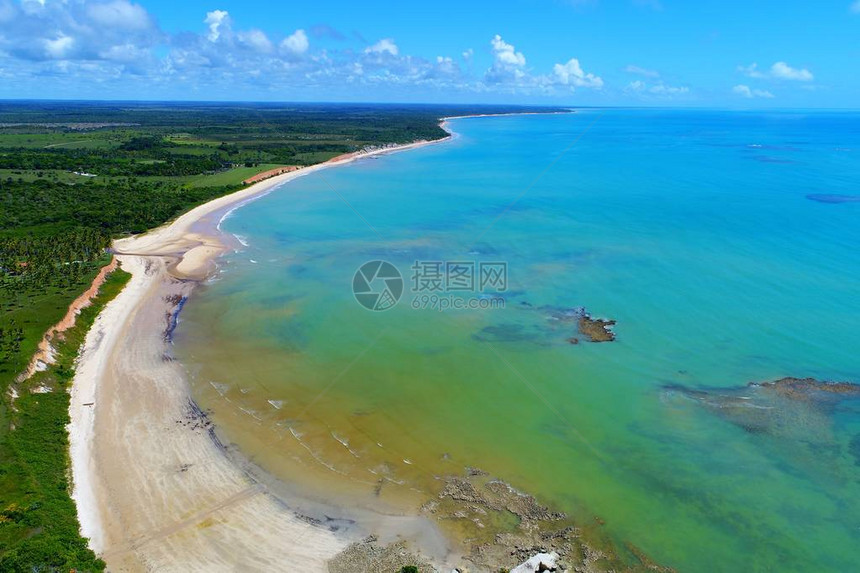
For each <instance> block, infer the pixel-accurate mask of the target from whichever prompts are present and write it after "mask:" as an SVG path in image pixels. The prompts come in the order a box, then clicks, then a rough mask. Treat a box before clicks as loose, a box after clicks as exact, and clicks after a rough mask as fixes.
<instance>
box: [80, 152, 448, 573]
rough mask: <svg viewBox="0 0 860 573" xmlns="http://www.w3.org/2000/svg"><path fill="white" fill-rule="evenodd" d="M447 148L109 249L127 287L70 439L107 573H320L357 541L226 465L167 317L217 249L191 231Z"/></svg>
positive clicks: (265, 188)
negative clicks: (168, 333) (170, 342)
mask: <svg viewBox="0 0 860 573" xmlns="http://www.w3.org/2000/svg"><path fill="white" fill-rule="evenodd" d="M449 138H450V136H449V137H448V138H444V139H441V140H436V141H432V142H416V143H412V144H409V145H403V146H398V147H391V148H384V149H379V150H374V151H370V152H364V153H356V154H351V155H349V156H346V157H344V156H341V157H337V158H335V160H333V161H330V162H328V163H323V164H320V165H315V166H311V167H307V168H304V169H301V170H297V171H293V172H290V173H285V174H282V175H278V176H275V177H272V178H270V179H266V180H264V181H262V182H260V183H257V184H254V185H251V186H249V187H247V188H245V189H242V190H240V191H237V192H235V193H233V194H231V195H227V196H224V197H220V198H218V199H215V200H213V201H210V202H208V203H206V204H204V205H200V206H198V207H196V208H194V209H192V210H190V211H189V212H187V213H185V214H183V215H181V216H180V217H178V218H177V219H176V220H175V221H173V222H172V223H170V224H167V225H164V226H162V227H159V228H157V229H155V230H153V231H150V232H148V233H145V234H143V235H140V236H136V237H130V238H127V239H122V240H118V241H116V242H115V243H114V248H115V251H116V258H117V259H118V260H119V262H120V264H121V265H122V268H123V269H124V270H126V271H128V272H130V273H131V274H132V278H131V280H130V281H129V283H128V285H127V286H126V287H125V289H123V291H122V292H121V293H120V294H119V295H118V296H117V297H116V298H115V299H114V300H113V301H111V302H110V303H109V304H108V305H107V306H106V307H105V309H104V310H103V312H102V313H101V314H100V315H99V317H98V318H97V320H96V322H95V324H94V325H93V328H92V329H91V330H90V332H89V333H88V335H87V338H86V341H85V343H84V347H83V349H82V351H81V355H80V357H79V360H78V366H77V370H76V374H75V378H74V382H73V386H72V391H71V406H70V415H71V423H70V425H69V434H70V444H71V447H70V453H71V466H72V475H73V482H74V489H73V494H72V497H73V499H74V500H75V503H76V505H77V508H78V514H79V518H80V522H81V529H82V533H83V535H84V536H85V537H87V538H89V539H90V546H91V547H92V548H93V549H94V550H95V551H96V552H97V553H98V554H99V555H101V556H102V557H103V558H104V559H105V561H106V562H107V564H108V568H109V569H110V570H111V571H152V570H159V571H168V570H176V571H196V570H208V571H212V570H216V571H222V570H223V571H227V570H236V569H237V568H241V569H242V570H284V567H285V566H287V565H288V566H289V568H291V569H294V570H299V569H301V570H304V571H326V570H327V567H326V562H327V561H328V560H329V559H330V558H332V557H334V556H335V555H336V554H337V553H338V552H340V551H342V550H343V549H344V548H345V547H346V546H347V545H348V543H350V542H352V541H355V540H356V537H357V536H358V535H361V534H366V533H367V532H366V531H362V530H361V529H362V528H360V527H350V525H351V524H353V523H354V522H355V520H354V519H353V518H354V516H352V515H350V516H347V517H344V518H343V519H342V520H340V521H338V520H337V519H335V520H332V521H331V522H326V523H320V522H317V521H316V520H315V519H314V518H313V517H309V516H308V515H307V513H299V512H298V510H297V509H296V508H295V507H290V506H288V505H286V504H285V503H284V501H283V500H282V499H280V498H279V497H276V496H275V495H273V494H272V493H271V492H270V488H269V487H268V486H267V485H265V484H263V483H261V482H260V481H258V480H257V479H255V478H254V477H253V476H252V475H251V473H250V472H248V471H246V468H242V467H239V465H237V464H236V463H234V460H232V459H231V458H230V456H228V455H225V451H224V449H223V446H221V444H220V442H219V441H218V439H217V436H216V435H215V433H214V431H213V428H212V427H211V424H210V423H209V422H208V421H207V420H206V419H205V417H202V416H201V415H200V412H199V411H198V410H197V409H196V407H195V405H194V403H193V401H192V399H191V396H190V389H189V387H188V384H187V382H186V380H185V378H184V372H183V371H182V370H181V367H180V366H179V365H178V364H177V363H175V362H173V361H172V360H170V359H169V358H168V357H167V354H166V348H167V342H166V340H165V336H164V333H165V330H166V328H167V324H166V316H168V315H169V313H170V312H171V309H172V307H173V306H174V305H175V301H176V300H179V299H181V298H182V297H186V296H188V294H189V293H190V292H191V290H192V288H193V286H194V284H195V282H196V281H198V280H202V279H203V278H205V277H206V276H208V275H209V273H211V272H212V270H213V269H214V259H215V258H217V257H218V256H219V255H221V254H223V253H224V252H225V251H226V250H228V248H229V247H228V246H227V245H226V244H225V242H224V241H223V240H222V237H218V236H211V235H210V234H207V233H199V232H196V231H195V228H196V227H197V226H199V225H201V224H202V223H205V222H206V221H207V220H208V222H209V223H210V224H209V225H207V228H208V229H215V228H217V222H216V220H217V221H220V219H221V218H223V217H224V216H225V215H226V214H227V213H229V212H230V211H231V210H233V209H235V208H237V207H239V206H241V205H242V204H244V203H246V202H247V201H250V200H253V199H256V198H259V197H261V196H263V195H265V194H266V193H268V192H270V191H272V190H273V189H275V188H276V187H278V186H280V185H282V184H284V183H286V182H288V181H291V180H292V179H295V178H297V177H302V176H305V175H308V174H310V173H314V172H316V171H318V170H320V169H325V168H328V167H332V166H336V165H344V164H346V163H349V162H352V161H355V160H356V159H360V158H365V157H372V156H375V155H381V154H385V153H392V152H396V151H404V150H407V149H414V148H416V147H420V146H423V145H428V144H432V143H437V142H440V141H446V140H447V139H449ZM213 219H215V220H213ZM171 301H173V302H171ZM408 521H410V523H405V522H402V523H400V524H399V525H397V526H393V527H392V526H391V525H390V524H389V526H388V527H389V528H392V534H393V532H394V530H396V529H399V528H400V526H403V528H404V529H414V528H415V527H420V526H416V524H415V523H413V522H412V521H413V520H408ZM382 525H383V528H384V527H385V526H384V524H382Z"/></svg>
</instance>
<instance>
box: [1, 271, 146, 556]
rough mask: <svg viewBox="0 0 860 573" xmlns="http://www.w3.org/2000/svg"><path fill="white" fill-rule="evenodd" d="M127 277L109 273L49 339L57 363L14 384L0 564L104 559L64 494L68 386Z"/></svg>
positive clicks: (6, 437) (5, 441)
mask: <svg viewBox="0 0 860 573" xmlns="http://www.w3.org/2000/svg"><path fill="white" fill-rule="evenodd" d="M130 277H131V275H129V274H128V273H126V272H124V271H122V270H116V271H114V272H113V273H111V274H110V275H109V276H108V278H107V280H106V281H105V284H104V285H102V288H101V289H100V291H99V294H98V296H97V297H96V298H95V300H94V301H93V304H92V305H91V306H89V307H87V308H86V309H84V310H83V311H82V312H81V314H80V315H79V316H78V319H77V322H76V324H75V326H74V327H73V328H71V329H69V330H67V331H66V332H65V333H64V336H63V339H62V341H60V342H59V343H57V344H56V351H57V354H56V359H57V363H56V364H55V365H53V366H51V367H50V368H49V369H48V370H46V371H44V372H38V373H37V374H35V375H34V376H33V377H32V378H30V379H29V380H27V381H26V382H25V383H22V384H18V385H17V386H16V391H17V392H18V394H19V395H18V397H17V398H16V399H15V400H14V402H12V403H11V404H10V406H11V408H10V410H9V412H8V417H7V422H10V423H11V424H12V425H13V426H14V430H13V431H9V432H6V433H4V434H3V436H2V447H1V448H0V452H2V454H3V457H2V458H0V492H2V496H3V497H2V508H3V509H2V512H0V546H2V547H4V551H3V553H2V555H0V571H9V572H13V571H21V572H24V571H27V572H29V571H50V570H64V571H70V570H73V569H75V570H78V571H102V570H103V569H104V563H103V562H102V561H101V560H100V559H98V558H97V557H96V555H95V554H94V553H93V552H92V551H90V550H89V549H88V548H87V544H86V541H85V540H84V539H82V538H81V537H80V534H79V533H78V521H77V514H76V511H75V505H74V503H73V501H72V499H71V498H70V497H69V493H70V491H69V490H70V484H69V481H68V461H69V460H68V457H69V453H68V447H69V441H68V435H67V434H66V425H67V424H68V423H69V394H68V392H67V389H68V385H69V384H70V382H71V379H72V375H73V371H74V368H73V365H74V361H75V358H76V356H77V354H78V349H79V348H80V346H81V344H82V343H83V341H84V338H85V336H86V333H87V331H88V330H89V328H90V326H91V325H92V323H93V322H94V321H95V319H96V316H98V313H99V312H100V311H101V309H102V308H103V307H104V305H105V304H106V303H107V302H108V301H110V300H111V299H112V298H114V297H115V296H116V295H117V294H118V293H119V291H120V290H121V289H122V287H123V286H124V285H125V283H126V281H127V280H128V279H129V278H130Z"/></svg>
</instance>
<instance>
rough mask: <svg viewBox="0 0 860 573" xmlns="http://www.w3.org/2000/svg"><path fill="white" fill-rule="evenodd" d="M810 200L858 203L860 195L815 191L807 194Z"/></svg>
mask: <svg viewBox="0 0 860 573" xmlns="http://www.w3.org/2000/svg"><path fill="white" fill-rule="evenodd" d="M806 198H807V199H809V200H810V201H817V202H819V203H858V202H860V195H836V194H825V193H813V194H810V195H807V196H806Z"/></svg>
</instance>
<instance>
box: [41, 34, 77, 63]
mask: <svg viewBox="0 0 860 573" xmlns="http://www.w3.org/2000/svg"><path fill="white" fill-rule="evenodd" d="M44 43H45V53H46V54H47V55H48V56H49V57H51V58H54V59H57V60H61V59H63V58H65V57H66V56H67V55H68V54H69V52H71V50H72V47H73V46H74V45H75V39H74V38H72V37H71V36H66V35H65V34H63V33H60V35H59V36H57V37H56V38H54V39H52V40H48V39H46V40H44Z"/></svg>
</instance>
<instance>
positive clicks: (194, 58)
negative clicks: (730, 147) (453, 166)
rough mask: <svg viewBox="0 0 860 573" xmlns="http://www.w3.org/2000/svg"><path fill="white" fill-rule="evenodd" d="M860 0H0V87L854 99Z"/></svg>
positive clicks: (859, 64)
mask: <svg viewBox="0 0 860 573" xmlns="http://www.w3.org/2000/svg"><path fill="white" fill-rule="evenodd" d="M858 94H860V0H832V1H827V0H825V1H820V2H802V1H795V2H785V1H780V2H777V1H766V0H761V1H755V0H746V1H743V2H742V1H733V0H724V1H713V0H697V1H691V0H685V1H683V2H682V1H680V0H614V1H611V0H510V1H507V2H499V1H495V2H486V1H481V0H473V1H467V0H459V1H450V0H438V1H435V2H432V3H428V2H420V3H417V2H416V3H408V2H381V1H376V0H365V1H362V2H357V1H354V0H352V1H350V2H343V1H326V0H318V1H315V2H314V1H308V0H304V1H303V2H295V1H277V2H276V1H263V0H244V1H233V0H140V1H139V2H132V1H130V0H0V97H2V98H81V99H150V100H155V99H186V100H253V101H381V102H389V101H398V102H431V103H435V102H451V103H466V102H477V103H480V102H483V103H546V104H561V105H660V106H717V107H740V108H744V107H848V108H856V107H858Z"/></svg>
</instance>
